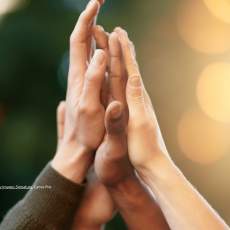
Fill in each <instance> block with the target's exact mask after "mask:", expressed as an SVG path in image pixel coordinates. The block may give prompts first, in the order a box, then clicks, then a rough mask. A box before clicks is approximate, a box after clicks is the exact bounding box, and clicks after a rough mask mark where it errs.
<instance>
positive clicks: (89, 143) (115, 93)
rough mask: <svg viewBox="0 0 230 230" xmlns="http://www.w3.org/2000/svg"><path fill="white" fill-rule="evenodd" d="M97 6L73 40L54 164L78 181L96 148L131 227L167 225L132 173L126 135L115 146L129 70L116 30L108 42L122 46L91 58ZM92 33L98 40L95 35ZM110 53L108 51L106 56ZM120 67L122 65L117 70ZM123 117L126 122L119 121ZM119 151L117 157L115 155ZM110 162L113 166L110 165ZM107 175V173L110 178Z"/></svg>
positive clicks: (91, 8)
mask: <svg viewBox="0 0 230 230" xmlns="http://www.w3.org/2000/svg"><path fill="white" fill-rule="evenodd" d="M99 6H100V4H99V3H98V2H97V1H93V2H92V3H91V4H90V5H88V7H87V9H86V10H85V11H84V12H83V13H82V14H81V16H80V17H79V20H78V22H77V25H76V27H75V29H74V31H73V33H72V35H71V38H70V69H69V77H68V88H67V97H66V105H65V122H64V127H62V128H63V131H64V133H63V138H62V141H61V143H60V144H59V148H58V150H57V154H56V155H55V157H54V159H53V161H52V163H51V165H52V167H53V168H54V169H55V170H56V171H58V172H59V173H60V174H61V175H63V176H64V177H66V178H67V179H69V180H71V181H73V182H74V183H77V184H80V183H82V182H83V180H84V178H85V177H86V174H87V172H88V170H89V167H90V165H91V164H92V162H93V160H94V154H95V151H96V150H97V149H98V153H97V156H98V157H96V159H97V160H95V168H96V170H97V174H98V175H99V177H100V179H101V181H102V182H104V185H106V186H107V187H106V188H107V190H108V191H109V192H110V195H111V197H112V198H113V200H114V202H115V203H116V207H118V209H119V211H120V212H121V214H122V216H123V218H124V219H125V221H126V223H127V226H128V227H129V228H130V229H140V228H141V227H143V226H145V227H146V229H152V228H151V226H152V225H155V226H158V227H159V226H167V223H166V221H165V219H164V217H163V215H162V212H161V210H160V209H159V207H158V205H157V204H156V202H155V200H154V199H153V197H152V196H151V194H150V193H149V192H148V190H147V189H146V187H145V186H144V185H143V184H142V183H141V182H140V180H139V179H138V178H137V177H136V175H135V173H134V170H133V168H132V166H131V163H130V161H129V159H128V155H127V141H126V139H125V138H124V141H123V142H121V143H120V144H119V145H117V143H118V140H121V137H122V136H123V137H125V127H126V125H127V120H128V112H127V111H128V107H127V103H126V100H125V93H124V92H125V88H126V82H127V74H126V70H125V68H124V63H123V61H122V53H121V44H120V42H119V39H118V36H117V35H116V34H113V35H111V39H109V41H108V40H107V44H111V47H113V45H112V44H113V43H116V44H118V46H116V47H115V49H114V50H112V49H108V48H107V49H105V51H104V50H103V49H99V50H97V51H96V52H95V53H94V56H93V59H92V60H91V58H90V57H89V49H91V47H92V42H90V39H89V38H88V35H89V34H90V29H91V28H92V27H91V25H92V24H91V23H92V22H93V21H94V20H95V17H96V15H97V12H98V9H99ZM94 35H95V38H96V37H97V36H96V33H95V34H94ZM90 36H91V35H90ZM106 37H108V34H106ZM109 37H110V36H109ZM89 46H90V48H89ZM99 48H100V47H99ZM90 53H93V51H92V52H90ZM108 53H109V55H106V54H108ZM118 54H119V56H117V55H118ZM90 60H91V62H90V64H89V61H90ZM117 66H119V68H116V67H117ZM106 67H107V69H108V70H109V71H108V72H109V74H108V85H107V84H106V82H107V81H105V71H106ZM116 70H118V72H116ZM121 89H122V90H121ZM105 95H107V96H106V97H105ZM115 100H117V101H115ZM118 100H119V101H118ZM108 104H109V106H108V107H107V105H108ZM121 106H123V107H124V111H125V113H124V114H123V113H120V114H119V115H120V116H118V114H117V112H119V111H121V109H120V108H121ZM106 107H107V109H106V111H105V108H106ZM121 115H122V116H121ZM123 118H124V119H123ZM123 120H124V121H125V124H124V125H123V123H122V122H121V121H123ZM104 122H105V123H104ZM119 124H120V125H121V124H122V127H123V129H121V128H120V126H118V125H119ZM105 125H106V133H105ZM117 128H119V129H117ZM119 130H120V132H119ZM105 134H106V135H105ZM122 139H123V138H122ZM101 143H102V144H101ZM99 146H100V147H99ZM103 152H105V153H104V157H105V156H106V158H105V161H103V160H102V157H103ZM116 155H118V157H117V158H116ZM109 156H113V157H112V158H110V157H109ZM114 156H115V157H114ZM96 162H98V163H96ZM106 162H108V163H109V164H110V166H111V167H107V166H106ZM126 166H127V167H126ZM100 167H101V170H100V169H99V168H100ZM110 169H111V170H110ZM121 169H122V170H121ZM110 171H111V172H112V173H113V174H112V173H110ZM106 174H108V176H109V177H106V176H105V175H106ZM102 175H104V177H103V176H102ZM102 178H103V179H102ZM117 178H118V179H117ZM108 179H109V180H111V183H112V184H111V185H112V186H111V185H109V184H108V183H106V180H107V181H108ZM114 179H115V180H114ZM136 199H138V202H137V200H136ZM87 200H89V199H87ZM89 203H90V202H89ZM86 206H87V205H86ZM82 213H84V212H83V211H82ZM143 213H148V215H143ZM147 223H148V224H147ZM159 229H160V227H159Z"/></svg>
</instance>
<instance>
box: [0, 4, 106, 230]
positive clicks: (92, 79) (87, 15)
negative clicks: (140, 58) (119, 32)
mask: <svg viewBox="0 0 230 230" xmlns="http://www.w3.org/2000/svg"><path fill="white" fill-rule="evenodd" d="M98 9H99V3H98V2H97V1H93V2H92V3H91V4H90V5H89V6H88V7H87V9H86V10H85V11H84V12H83V13H82V14H81V15H80V17H79V20H78V22H77V25H76V27H75V30H74V32H73V33H72V35H71V47H70V53H71V54H70V70H69V77H68V89H67V99H66V105H67V106H66V110H65V128H64V134H63V140H62V142H61V144H60V145H59V147H58V150H57V153H56V155H55V157H54V159H53V161H52V163H51V166H50V165H49V166H47V167H48V168H46V169H45V171H43V173H42V174H41V176H40V177H39V178H38V180H37V181H36V182H35V183H36V184H37V185H41V186H45V185H48V186H49V185H51V190H48V189H47V190H44V191H43V190H42V191H41V190H38V189H37V190H35V189H34V190H31V191H30V192H29V193H28V194H27V195H26V197H25V198H24V199H23V200H22V201H21V202H19V203H18V204H17V205H16V206H15V207H14V208H13V209H12V210H11V211H10V212H9V213H8V215H7V216H6V217H5V219H4V221H3V223H2V225H1V229H12V228H14V229H30V230H31V229H58V228H59V229H68V227H70V226H69V225H71V224H72V218H73V214H74V213H75V211H76V208H77V207H78V205H79V203H80V200H81V194H82V189H80V188H81V186H79V185H77V184H82V182H83V181H84V179H85V177H86V174H87V171H88V169H89V167H90V165H91V164H92V159H93V153H94V151H95V150H96V149H97V147H98V146H99V144H100V143H101V141H102V139H103V135H104V126H103V120H104V107H103V105H102V104H101V103H100V88H101V85H102V82H103V80H104V74H105V69H106V60H105V54H104V52H103V51H97V52H96V53H95V55H94V59H93V61H92V62H91V64H90V65H89V66H88V65H87V60H86V58H87V55H86V54H87V45H86V40H87V39H86V38H87V33H88V29H89V25H90V23H91V22H92V20H93V19H94V17H95V16H96V15H97V13H98ZM92 86H93V87H92ZM91 104H93V106H91ZM88 108H90V109H88ZM95 114H96V115H95ZM92 130H94V131H92ZM88 133H90V136H89V135H88ZM63 190H64V192H63ZM66 190H67V191H66ZM66 224H67V225H68V226H67V225H66Z"/></svg>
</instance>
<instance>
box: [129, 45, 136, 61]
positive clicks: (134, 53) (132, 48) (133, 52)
mask: <svg viewBox="0 0 230 230" xmlns="http://www.w3.org/2000/svg"><path fill="white" fill-rule="evenodd" d="M130 46H131V50H132V54H133V56H134V58H135V59H136V56H137V55H136V51H135V46H134V45H133V43H132V42H131V41H130Z"/></svg>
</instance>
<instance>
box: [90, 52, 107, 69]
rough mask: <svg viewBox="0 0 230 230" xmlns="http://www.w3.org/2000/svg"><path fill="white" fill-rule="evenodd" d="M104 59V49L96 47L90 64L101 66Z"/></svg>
mask: <svg viewBox="0 0 230 230" xmlns="http://www.w3.org/2000/svg"><path fill="white" fill-rule="evenodd" d="M105 60H106V54H105V51H104V50H101V49H97V50H96V51H95V53H94V55H93V59H92V64H93V65H95V66H102V65H103V63H104V62H105Z"/></svg>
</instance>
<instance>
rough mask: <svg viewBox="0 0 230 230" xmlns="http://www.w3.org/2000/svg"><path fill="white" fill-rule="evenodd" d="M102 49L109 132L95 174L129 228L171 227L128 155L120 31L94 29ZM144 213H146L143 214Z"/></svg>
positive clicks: (124, 82)
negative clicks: (105, 74) (106, 83)
mask: <svg viewBox="0 0 230 230" xmlns="http://www.w3.org/2000/svg"><path fill="white" fill-rule="evenodd" d="M94 37H95V40H96V42H97V45H98V47H99V48H100V49H102V50H104V52H105V53H106V54H107V70H108V87H107V92H106V90H104V92H103V94H104V95H105V96H106V95H107V104H108V107H107V110H106V113H105V127H106V134H105V136H104V140H103V142H102V144H101V145H100V147H99V148H98V150H97V152H96V157H95V162H94V166H95V171H96V174H97V176H98V178H99V180H100V181H101V183H103V184H104V185H105V187H106V188H107V190H108V191H109V193H110V195H111V197H112V198H113V200H114V202H115V205H116V208H117V209H118V211H119V212H120V214H121V215H122V217H123V219H124V221H125V223H126V225H127V227H128V228H129V229H153V228H154V229H169V227H168V224H167V222H166V221H165V218H164V216H163V214H162V212H161V210H160V208H159V206H158V205H157V203H156V201H155V199H154V198H153V196H152V195H151V194H150V192H149V190H148V189H147V188H146V186H145V185H144V184H143V183H142V182H141V181H140V180H139V178H138V177H137V176H136V174H135V171H134V169H133V166H132V164H131V162H130V160H129V157H128V145H127V136H126V129H127V124H128V119H129V112H128V106H127V102H126V95H125V90H126V84H127V79H128V75H127V71H126V68H125V65H124V60H123V53H122V47H121V43H120V39H119V36H118V34H117V33H112V34H111V35H109V36H108V34H107V33H105V32H104V30H103V28H102V27H100V26H96V27H95V28H94ZM143 213H144V215H143Z"/></svg>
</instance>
